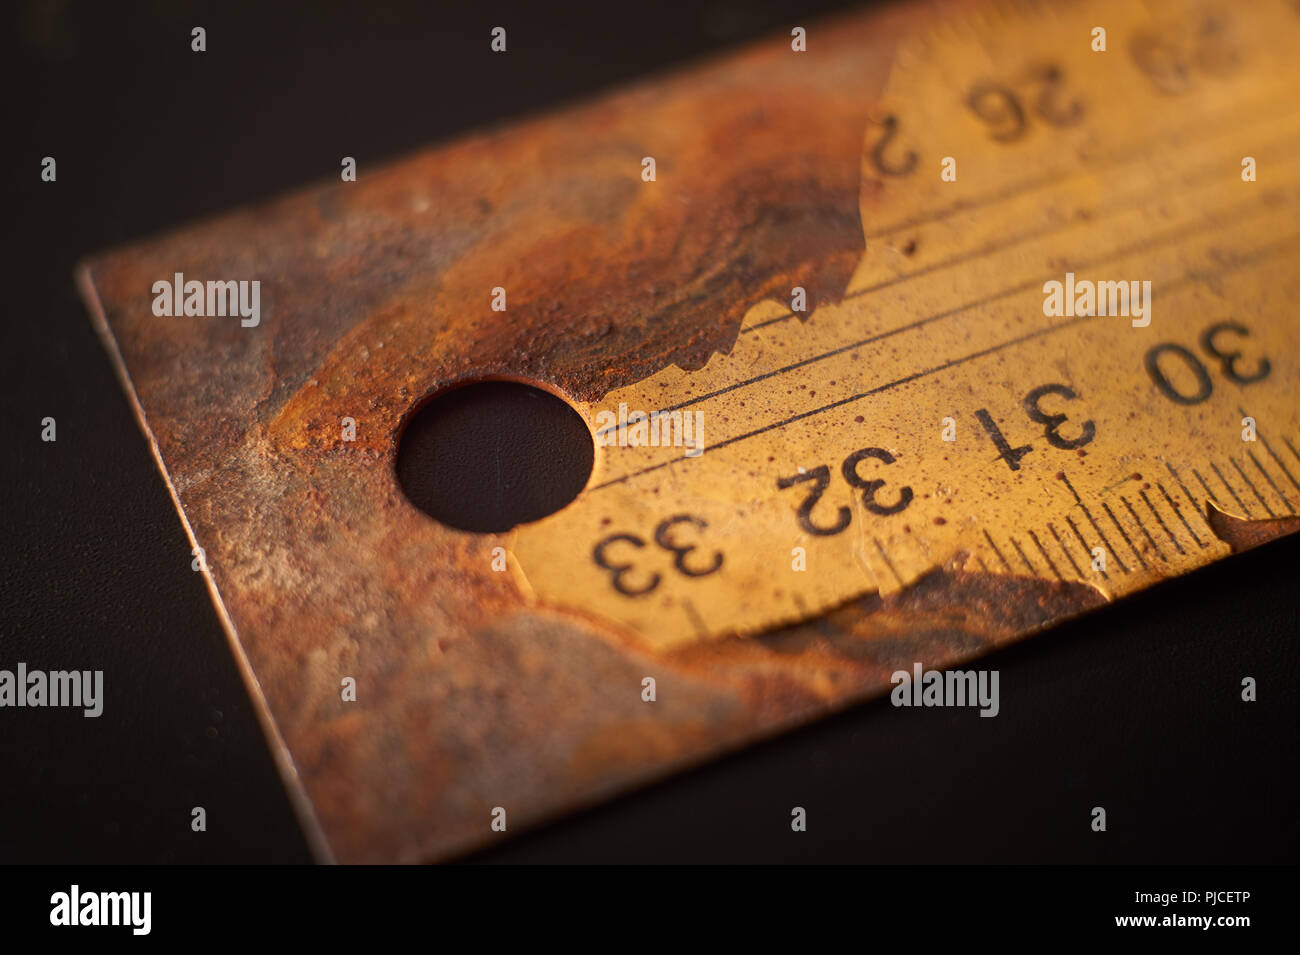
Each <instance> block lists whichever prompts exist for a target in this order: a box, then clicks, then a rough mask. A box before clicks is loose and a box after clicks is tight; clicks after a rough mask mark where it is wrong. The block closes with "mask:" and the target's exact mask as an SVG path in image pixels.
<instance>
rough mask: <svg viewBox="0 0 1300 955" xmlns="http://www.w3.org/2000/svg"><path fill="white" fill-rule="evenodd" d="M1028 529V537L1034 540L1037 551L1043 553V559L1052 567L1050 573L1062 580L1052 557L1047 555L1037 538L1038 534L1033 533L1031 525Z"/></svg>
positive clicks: (1063, 579) (1045, 549)
mask: <svg viewBox="0 0 1300 955" xmlns="http://www.w3.org/2000/svg"><path fill="white" fill-rule="evenodd" d="M1028 531H1029V537H1030V539H1031V540H1032V541H1033V542H1034V544H1035V545H1036V546H1037V547H1038V550H1039V552H1040V553H1041V554H1042V555H1043V560H1045V561H1047V566H1048V567H1050V568H1052V573H1054V574H1055V575H1056V579H1057V580H1059V581H1062V582H1064V581H1065V578H1064V577H1062V576H1061V572H1060V571H1059V570H1057V569H1056V565H1055V564H1053V563H1052V558H1051V557H1050V556H1049V555H1048V553H1047V548H1046V547H1044V546H1043V542H1042V541H1040V540H1039V539H1038V535H1037V534H1035V533H1034V529H1033V528H1032V527H1031V528H1028Z"/></svg>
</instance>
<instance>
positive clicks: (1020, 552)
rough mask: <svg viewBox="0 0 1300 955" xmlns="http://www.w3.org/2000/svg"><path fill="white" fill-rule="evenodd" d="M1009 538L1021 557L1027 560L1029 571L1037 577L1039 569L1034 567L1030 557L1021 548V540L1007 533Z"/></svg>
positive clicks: (1026, 564)
mask: <svg viewBox="0 0 1300 955" xmlns="http://www.w3.org/2000/svg"><path fill="white" fill-rule="evenodd" d="M1007 540H1009V541H1011V546H1012V547H1014V548H1015V549H1016V553H1017V554H1019V555H1020V559H1021V560H1022V561H1024V562H1025V566H1026V567H1028V568H1029V572H1030V573H1031V574H1033V575H1034V576H1035V577H1037V576H1038V570H1037V569H1036V568H1035V567H1034V565H1033V564H1031V563H1030V562H1029V558H1028V557H1026V556H1025V552H1024V551H1023V550H1021V549H1020V542H1019V541H1018V540H1016V539H1015V538H1014V537H1012V536H1011V535H1010V534H1008V535H1007Z"/></svg>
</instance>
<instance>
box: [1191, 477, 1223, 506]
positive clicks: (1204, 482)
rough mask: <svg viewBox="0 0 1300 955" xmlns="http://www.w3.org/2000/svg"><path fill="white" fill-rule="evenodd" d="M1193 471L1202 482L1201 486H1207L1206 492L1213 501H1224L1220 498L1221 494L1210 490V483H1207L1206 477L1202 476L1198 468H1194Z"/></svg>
mask: <svg viewBox="0 0 1300 955" xmlns="http://www.w3.org/2000/svg"><path fill="white" fill-rule="evenodd" d="M1192 473H1193V474H1195V475H1196V480H1198V481H1200V482H1201V487H1203V488H1205V493H1206V494H1208V495H1210V500H1211V501H1213V502H1214V503H1215V504H1221V503H1223V502H1222V501H1220V500H1219V495H1217V494H1215V493H1214V492H1213V491H1212V490H1210V485H1209V484H1207V483H1206V481H1205V478H1203V477H1201V472H1200V471H1198V470H1196V468H1192Z"/></svg>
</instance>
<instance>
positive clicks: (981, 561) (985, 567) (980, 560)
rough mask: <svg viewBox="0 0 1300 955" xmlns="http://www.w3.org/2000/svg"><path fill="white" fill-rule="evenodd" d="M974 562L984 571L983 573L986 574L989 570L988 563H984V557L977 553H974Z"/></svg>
mask: <svg viewBox="0 0 1300 955" xmlns="http://www.w3.org/2000/svg"><path fill="white" fill-rule="evenodd" d="M975 563H977V564H979V565H980V570H982V571H984V573H986V574H987V573H988V572H989V565H988V564H986V563H984V558H983V557H981V556H980V555H979V554H976V555H975Z"/></svg>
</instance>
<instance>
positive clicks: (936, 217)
mask: <svg viewBox="0 0 1300 955" xmlns="http://www.w3.org/2000/svg"><path fill="white" fill-rule="evenodd" d="M1275 109H1276V107H1274V110H1275ZM1274 110H1270V111H1269V113H1273V112H1274ZM1239 115H1240V114H1239V113H1234V116H1231V117H1224V119H1225V120H1226V119H1230V118H1235V117H1236V116H1239ZM1206 125H1207V121H1205V120H1202V121H1201V122H1199V123H1197V124H1196V125H1195V127H1187V128H1186V129H1185V130H1183V132H1184V133H1189V132H1196V131H1199V130H1200V129H1203V128H1206ZM1246 125H1249V123H1247V124H1246ZM1172 139H1173V141H1174V142H1177V141H1178V140H1177V135H1176V134H1175V135H1174V136H1173V137H1172ZM1161 141H1162V142H1164V143H1169V142H1170V141H1171V137H1170V135H1169V134H1162V137H1161ZM1149 155H1150V153H1149V152H1148V151H1146V150H1139V149H1134V150H1132V151H1131V152H1129V153H1128V154H1127V155H1125V154H1123V153H1120V154H1117V155H1111V156H1109V157H1107V158H1106V159H1103V160H1101V161H1099V162H1096V163H1093V164H1091V165H1089V166H1087V167H1086V168H1085V169H1083V170H1082V171H1079V172H1073V173H1067V174H1066V175H1060V174H1058V173H1052V174H1050V175H1046V176H1040V177H1038V178H1037V179H1031V180H1029V181H1028V182H1019V183H1016V184H1015V185H1014V186H1010V187H1008V188H1006V189H1001V190H998V191H996V192H990V193H986V194H984V195H982V196H974V197H972V198H970V199H959V200H958V201H957V202H954V203H953V204H952V205H951V206H947V207H945V208H943V209H934V210H930V211H927V212H924V213H919V214H917V215H914V216H912V217H911V218H909V219H902V220H899V221H898V222H894V223H892V224H890V225H887V226H881V227H880V228H878V229H875V230H874V231H872V232H868V233H866V234H865V235H864V238H866V239H868V240H870V239H878V238H880V237H881V236H885V235H889V234H890V233H891V232H899V231H901V230H903V229H911V228H915V227H916V226H918V225H925V224H927V223H931V222H941V221H943V220H944V219H946V218H948V217H949V216H953V215H957V214H958V213H960V212H969V211H971V210H972V209H978V208H980V207H981V206H986V205H989V204H991V203H995V202H1005V201H1006V200H1007V199H1014V198H1015V197H1016V196H1018V195H1021V194H1023V193H1026V192H1033V191H1034V190H1035V189H1041V188H1042V187H1043V186H1050V185H1053V184H1056V183H1065V182H1070V181H1071V180H1073V179H1081V178H1083V177H1085V176H1093V175H1096V173H1097V171H1098V170H1101V169H1108V168H1111V167H1114V166H1122V165H1124V164H1125V163H1127V162H1130V161H1132V160H1135V159H1144V158H1147V157H1148V156H1149ZM1121 157H1122V158H1121Z"/></svg>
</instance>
